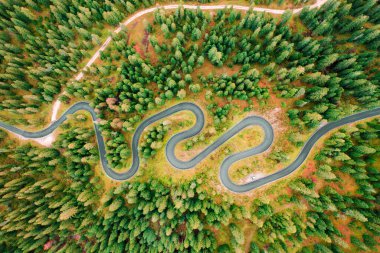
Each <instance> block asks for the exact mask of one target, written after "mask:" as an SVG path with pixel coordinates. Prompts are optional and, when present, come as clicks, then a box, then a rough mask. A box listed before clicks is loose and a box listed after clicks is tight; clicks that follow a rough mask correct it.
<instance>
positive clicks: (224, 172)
mask: <svg viewBox="0 0 380 253" xmlns="http://www.w3.org/2000/svg"><path fill="white" fill-rule="evenodd" d="M80 110H85V111H88V112H89V113H90V114H91V117H92V120H93V123H94V129H95V134H96V139H97V143H98V149H99V154H100V161H101V163H102V167H103V169H104V172H105V173H106V174H107V176H109V177H110V178H111V179H114V180H118V181H123V180H127V179H130V178H131V177H133V176H134V175H135V174H136V172H137V170H138V169H139V165H140V158H139V152H138V144H139V140H140V138H141V135H142V133H143V131H144V129H145V128H146V127H148V126H149V125H151V124H152V123H154V122H156V121H159V120H161V119H163V118H166V117H168V116H170V115H172V114H174V113H177V112H180V111H191V112H192V113H194V115H195V116H196V122H195V125H194V126H193V127H192V128H190V129H188V130H186V131H183V132H181V133H178V134H176V135H174V136H173V137H171V138H170V139H169V141H168V143H167V145H166V157H167V159H168V161H169V162H170V163H171V164H172V165H173V166H174V167H175V168H177V169H182V170H185V169H190V168H193V167H195V166H196V165H197V164H199V163H200V162H201V161H202V160H204V159H205V158H206V157H207V156H208V155H209V154H211V153H212V152H213V151H214V150H216V149H217V148H218V147H220V146H221V145H222V144H223V143H225V142H226V141H227V140H228V139H230V138H231V137H233V136H234V135H236V134H237V133H238V132H240V131H241V130H243V129H244V128H246V127H248V126H252V125H257V126H259V127H261V128H262V129H263V130H264V133H265V137H264V140H263V141H262V143H260V144H259V145H258V146H256V147H253V148H251V149H248V150H246V151H243V152H239V153H235V154H232V155H230V156H228V157H227V158H226V159H225V160H224V161H223V162H222V165H221V167H220V180H221V181H222V183H223V184H224V186H225V187H227V188H228V189H229V190H231V191H233V192H239V193H241V192H247V191H250V190H253V189H256V188H258V187H260V186H263V185H265V184H268V183H270V182H273V181H276V180H278V179H281V178H283V177H286V176H288V175H289V174H291V173H292V172H294V171H295V170H296V169H297V168H299V167H300V166H301V164H302V163H303V162H304V161H305V159H306V158H307V156H308V154H309V153H310V150H311V149H312V147H313V146H314V144H315V143H316V142H317V141H318V140H319V139H320V138H321V137H322V136H324V135H325V134H326V133H327V132H329V131H330V130H332V129H334V128H337V127H340V126H343V125H345V124H349V123H353V122H356V121H359V120H363V119H366V118H370V117H374V116H379V115H380V107H378V108H375V109H372V110H368V111H363V112H360V113H357V114H353V115H351V116H348V117H345V118H342V119H340V120H338V121H334V122H331V123H328V124H326V125H324V126H322V127H321V128H319V129H318V130H317V131H316V132H315V133H314V134H313V135H312V136H311V137H310V139H309V140H308V141H307V142H306V144H305V145H304V147H303V148H302V150H301V152H300V154H299V155H298V157H297V158H296V159H295V160H294V161H293V162H292V163H291V164H290V165H289V166H287V167H285V168H283V169H281V170H279V171H277V172H275V173H273V174H271V175H268V176H265V177H263V178H260V179H257V180H255V181H252V182H250V183H247V184H243V185H238V184H235V183H234V182H232V180H231V179H230V177H229V175H228V170H229V168H230V167H231V165H232V164H233V163H235V162H237V161H239V160H241V159H244V158H247V157H249V156H254V155H258V154H260V153H262V152H264V151H266V150H267V149H268V148H269V147H270V146H271V145H272V143H273V139H274V135H273V128H272V126H271V124H270V123H269V122H268V121H266V120H265V119H264V118H261V117H257V116H249V117H247V118H244V119H243V120H242V121H240V122H239V123H238V124H236V125H235V126H234V127H232V128H231V129H230V130H228V131H227V132H226V133H224V134H223V135H222V136H221V137H219V139H217V140H216V141H215V142H214V143H212V144H211V145H210V146H208V147H207V148H205V149H204V150H203V151H201V152H200V153H199V154H198V155H196V156H195V157H193V158H192V159H190V160H188V161H182V160H179V159H178V158H177V157H176V155H175V147H176V145H177V144H178V143H179V142H180V141H182V140H185V139H187V138H190V137H193V136H195V135H197V134H198V133H199V132H201V131H202V129H203V127H204V122H205V119H204V114H203V111H202V110H201V108H199V106H197V105H196V104H194V103H189V102H184V103H180V104H177V105H175V106H172V107H170V108H168V109H166V110H163V111H161V112H159V113H157V114H155V115H153V116H151V117H149V118H147V119H145V120H144V121H143V122H142V123H141V124H140V125H139V126H138V127H137V128H136V131H135V133H134V135H133V138H132V166H131V167H130V169H129V170H128V171H127V172H123V173H119V172H116V171H114V170H113V169H112V168H110V167H109V165H108V162H107V158H106V149H105V144H104V139H103V136H102V134H101V131H100V129H99V126H98V124H97V116H96V113H95V111H94V109H93V108H92V107H91V106H90V105H89V103H87V102H79V103H76V104H74V105H73V106H71V107H70V108H69V109H68V110H67V111H66V112H64V113H63V115H62V116H61V117H60V118H59V119H58V120H56V121H54V122H53V123H52V124H51V125H50V126H49V127H47V128H45V129H43V130H41V131H37V132H28V131H25V130H21V129H19V128H16V127H14V126H11V125H8V124H6V123H3V122H0V128H4V129H6V130H8V131H10V132H12V133H15V134H18V135H21V136H23V137H25V138H40V137H44V136H47V135H49V134H51V133H52V132H53V131H54V130H55V129H57V128H58V127H59V126H60V125H61V124H62V123H63V122H64V121H65V120H66V119H67V115H69V114H73V113H75V112H77V111H80Z"/></svg>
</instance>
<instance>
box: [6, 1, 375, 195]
mask: <svg viewBox="0 0 380 253" xmlns="http://www.w3.org/2000/svg"><path fill="white" fill-rule="evenodd" d="M326 1H327V0H317V2H316V3H315V4H313V5H311V6H309V7H310V8H319V7H320V6H322V5H323V4H324V3H325V2H326ZM180 6H182V7H183V8H185V9H197V8H199V9H201V10H219V9H224V8H229V7H231V8H234V9H236V10H241V11H248V10H250V9H251V10H253V11H258V12H268V13H273V14H282V13H284V12H285V11H286V10H277V9H267V8H260V7H253V8H251V7H248V6H239V5H233V6H232V5H179V4H174V5H165V6H159V5H158V6H155V7H152V8H149V9H145V10H142V11H139V12H137V13H135V14H134V15H132V16H131V17H130V18H128V19H127V20H126V21H125V22H124V23H122V24H121V25H120V27H118V28H117V29H116V30H115V31H114V32H115V33H119V32H120V31H121V30H122V27H123V26H126V25H128V24H129V23H131V22H133V21H134V20H136V19H137V18H139V17H141V16H143V15H145V14H147V13H151V12H154V11H155V10H157V9H159V8H162V9H166V10H170V9H176V8H178V7H180ZM301 10H302V9H301V8H299V9H294V10H292V11H293V13H299V12H300V11H301ZM111 40H112V37H111V36H109V37H107V39H106V41H105V42H104V43H103V44H102V46H101V47H100V48H99V49H98V50H97V51H96V52H95V54H94V55H93V56H92V57H91V59H90V60H89V61H88V62H87V64H86V65H85V67H84V69H83V71H84V70H85V69H86V68H88V67H90V66H91V65H92V64H93V63H94V62H95V61H96V59H97V58H98V57H99V56H100V53H101V52H102V51H103V50H105V49H106V47H107V46H108V45H109V43H110V42H111ZM83 71H81V72H79V73H78V75H77V76H76V77H75V80H77V81H79V80H81V79H82V78H83V76H84V72H83ZM59 108H60V101H58V100H57V101H56V102H55V104H54V106H53V111H52V117H51V121H52V122H51V124H50V125H49V126H48V127H47V128H45V129H43V130H41V131H37V132H29V131H25V130H21V129H19V128H16V127H14V126H11V125H9V124H6V123H3V122H0V128H3V129H6V130H8V131H10V132H12V133H14V134H17V135H20V136H22V137H24V138H28V139H29V138H31V139H38V138H43V137H47V136H49V135H50V134H51V133H52V132H53V131H54V130H55V129H57V128H58V127H59V126H60V125H61V124H62V123H63V122H64V121H65V120H66V119H67V115H69V114H73V113H75V112H77V111H80V110H85V111H88V112H89V113H90V114H91V117H92V120H93V123H94V129H95V134H96V139H97V143H98V149H99V154H100V161H101V164H102V167H103V169H104V172H105V173H106V175H107V176H109V177H110V178H111V179H114V180H119V181H123V180H127V179H130V178H131V177H133V176H134V175H135V174H136V172H137V170H138V169H139V165H140V158H139V154H138V143H139V140H140V138H141V135H142V133H143V131H144V129H145V128H146V127H148V126H149V125H151V124H152V123H154V122H156V121H159V120H161V119H163V118H165V117H168V116H170V115H172V114H174V113H177V112H180V111H185V110H188V111H191V112H193V113H194V114H195V116H196V123H195V125H194V126H193V127H192V128H190V129H188V130H186V131H184V132H181V133H178V134H176V135H174V136H173V137H171V138H170V140H169V141H168V143H167V145H166V157H167V159H168V161H169V162H170V163H171V164H172V165H173V166H174V167H175V168H177V169H182V170H185V169H190V168H193V167H195V166H196V165H197V164H199V163H200V162H201V161H202V160H204V159H205V158H206V157H207V156H209V155H210V154H211V153H212V152H213V151H214V150H216V149H217V148H218V147H220V146H221V145H222V144H223V143H225V142H226V141H227V140H229V139H230V138H232V137H233V136H234V135H236V134H237V133H238V132H240V131H241V130H243V129H244V128H246V127H248V126H252V125H257V126H259V127H261V128H262V129H263V130H264V134H265V138H264V140H263V142H262V143H261V144H259V145H258V146H256V147H253V148H251V149H249V150H246V151H243V152H239V153H235V154H232V155H230V156H228V157H227V158H226V159H225V160H224V161H223V162H222V165H221V167H220V180H221V181H222V183H223V184H224V186H225V187H227V188H228V189H229V190H231V191H233V192H238V193H241V192H247V191H250V190H253V189H256V188H258V187H260V186H263V185H265V184H268V183H270V182H274V181H276V180H278V179H281V178H284V177H286V176H288V175H289V174H291V173H292V172H294V171H295V170H296V169H297V168H299V167H300V166H301V165H302V163H303V162H304V161H305V159H306V158H307V156H308V154H309V153H310V151H311V149H312V147H313V146H314V145H315V143H316V142H317V141H318V140H319V139H320V138H321V137H322V136H324V135H325V134H326V133H327V132H329V131H330V130H332V129H334V128H337V127H340V126H343V125H345V124H349V123H353V122H356V121H359V120H363V119H366V118H370V117H374V116H379V115H380V108H375V109H372V110H368V111H364V112H360V113H357V114H354V115H351V116H348V117H345V118H343V119H340V120H338V121H334V122H331V123H328V124H326V125H324V126H322V127H321V128H319V129H318V130H317V131H316V132H315V133H314V134H313V135H312V136H311V137H310V138H309V140H308V141H307V142H306V143H305V145H304V147H303V148H302V150H301V152H300V153H299V155H298V156H297V158H296V159H295V160H294V161H293V162H292V163H291V164H290V165H289V166H287V167H285V168H283V169H281V170H279V171H277V172H275V173H273V174H271V175H268V176H265V177H263V178H260V179H257V180H254V181H252V182H250V183H247V184H242V185H238V184H235V183H234V182H233V181H232V180H231V179H230V177H229V175H228V170H229V168H230V167H231V165H232V164H233V163H235V162H237V161H239V160H242V159H244V158H247V157H249V156H254V155H258V154H260V153H263V152H264V151H266V150H267V149H268V148H269V147H270V146H271V145H272V143H273V139H274V135H273V128H272V126H271V125H270V123H269V122H268V121H266V120H265V119H264V118H261V117H257V116H250V117H247V118H245V119H243V120H242V121H240V122H239V123H238V124H236V125H235V126H234V127H232V128H231V129H230V130H229V131H227V132H226V133H224V134H223V135H222V136H221V137H219V139H217V140H216V141H215V142H214V143H212V144H211V145H210V146H208V147H207V148H205V149H204V150H203V151H202V152H200V153H199V154H198V155H196V156H195V157H193V158H192V159H190V160H188V161H182V160H179V159H178V158H177V157H176V155H175V147H176V145H177V144H178V143H179V142H180V141H182V140H185V139H187V138H190V137H193V136H195V135H197V134H198V133H199V132H201V131H202V129H203V127H204V122H205V120H204V114H203V111H202V110H201V109H200V108H199V107H198V106H197V105H196V104H193V103H186V102H185V103H180V104H177V105H175V106H173V107H170V108H168V109H166V110H164V111H161V112H159V113H157V114H155V115H153V116H151V117H149V118H147V119H146V120H144V121H143V122H142V123H141V124H140V125H139V126H138V127H137V129H136V131H135V133H134V135H133V139H132V165H131V167H130V169H129V170H128V171H127V172H123V173H119V172H116V171H114V170H113V169H112V168H110V167H109V165H108V162H107V159H106V149H105V143H104V139H103V136H102V134H101V131H100V129H99V126H98V124H97V116H96V113H95V111H94V109H93V108H92V107H91V106H90V105H89V103H88V102H79V103H76V104H74V105H73V106H71V107H70V108H69V109H68V110H67V111H65V112H64V113H63V114H62V115H61V117H60V118H58V119H57V115H58V110H59Z"/></svg>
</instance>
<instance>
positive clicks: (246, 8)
mask: <svg viewBox="0 0 380 253" xmlns="http://www.w3.org/2000/svg"><path fill="white" fill-rule="evenodd" d="M326 2H327V0H317V1H316V2H315V3H314V4H312V5H310V6H309V8H310V9H314V8H319V7H321V6H322V5H323V4H325V3H326ZM178 7H183V8H184V9H192V10H196V9H198V8H199V9H201V10H205V11H211V10H222V9H225V8H233V9H235V10H240V11H249V10H252V11H256V12H267V13H271V14H283V13H284V12H286V11H287V10H288V9H269V8H262V7H250V6H243V5H231V4H221V5H189V4H185V5H183V4H171V5H157V6H155V7H151V8H148V9H144V10H141V11H138V12H136V13H135V14H133V15H132V16H130V17H129V18H128V19H127V20H125V21H124V22H123V23H121V24H120V26H119V27H118V28H116V29H115V30H114V31H113V32H114V33H115V34H118V33H119V32H121V30H122V28H123V27H125V26H127V25H129V24H130V23H132V22H133V21H135V20H136V19H138V18H140V17H142V16H144V15H146V14H148V13H152V12H154V11H156V10H158V9H164V10H173V9H177V8H178ZM290 10H291V11H293V13H299V12H301V11H302V8H297V9H290ZM111 41H112V37H111V36H108V37H107V38H106V40H105V41H104V43H103V44H102V45H101V46H100V48H99V49H98V50H97V51H96V52H95V53H94V54H93V55H92V57H91V58H90V60H89V61H88V62H87V63H86V65H85V66H84V68H83V69H82V70H81V71H80V72H79V73H78V74H77V75H76V76H75V78H74V80H76V81H79V80H81V79H82V78H83V76H84V71H85V70H86V69H87V68H89V67H90V66H91V65H92V64H93V63H94V62H95V61H96V60H97V59H98V58H99V56H100V53H101V52H102V51H104V50H105V49H106V48H107V47H108V45H109V44H110V42H111ZM60 106H61V101H59V100H58V99H57V100H56V101H55V103H54V105H53V110H52V116H51V122H53V121H55V120H56V119H57V115H58V110H59V108H60Z"/></svg>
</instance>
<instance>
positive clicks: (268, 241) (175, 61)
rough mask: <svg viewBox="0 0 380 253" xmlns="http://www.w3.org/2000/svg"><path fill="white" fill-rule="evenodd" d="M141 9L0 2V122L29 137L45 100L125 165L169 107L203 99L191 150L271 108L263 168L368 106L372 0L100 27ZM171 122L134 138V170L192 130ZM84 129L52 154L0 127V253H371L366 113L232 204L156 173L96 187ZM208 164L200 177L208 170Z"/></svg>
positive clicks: (376, 133) (139, 4)
mask: <svg viewBox="0 0 380 253" xmlns="http://www.w3.org/2000/svg"><path fill="white" fill-rule="evenodd" d="M198 2H199V3H209V2H214V3H216V4H217V3H219V2H218V1H209V0H200V1H198ZM310 3H313V1H312V0H274V1H272V0H253V1H250V2H249V1H247V2H246V4H247V5H249V4H257V5H259V6H262V5H263V6H270V7H272V6H273V5H275V6H277V7H278V8H281V6H282V7H284V8H285V6H287V5H289V4H291V5H294V6H304V5H305V6H307V5H308V4H310ZM155 4H157V2H155V1H153V0H151V1H148V0H143V1H121V0H110V1H98V0H83V1H74V0H64V1H59V0H25V1H20V0H6V1H2V2H0V9H1V10H2V11H1V13H0V28H1V29H0V64H1V68H0V121H3V122H7V123H9V124H12V125H16V126H19V127H20V128H23V129H41V128H42V127H44V126H47V125H48V124H49V122H48V117H47V116H46V112H47V111H50V109H51V105H52V103H53V102H54V101H55V100H56V99H59V100H60V101H62V103H63V105H64V106H66V108H67V106H69V105H72V104H74V103H75V102H77V101H82V100H86V101H89V102H90V104H91V106H92V107H93V108H94V109H95V111H96V114H97V116H98V117H99V118H100V120H99V122H97V124H98V125H99V126H100V129H101V132H102V135H103V136H104V138H105V144H106V149H107V160H108V164H109V165H110V166H111V167H112V168H113V169H115V170H117V171H122V170H123V169H125V168H127V167H128V165H129V163H130V159H131V150H130V146H131V137H132V135H133V133H134V130H135V129H136V127H137V126H138V124H139V123H141V121H142V120H143V119H145V118H146V117H147V116H148V115H151V114H153V113H155V112H157V111H160V110H162V109H164V108H167V107H168V106H170V105H173V104H175V103H178V102H179V101H195V102H197V103H199V104H200V105H201V106H202V108H204V111H205V112H206V115H207V117H209V118H208V119H207V130H208V132H202V133H200V134H199V135H197V136H196V137H194V138H192V139H189V140H187V141H186V142H184V143H183V149H184V150H186V151H188V152H192V153H194V152H196V151H197V150H198V149H199V148H200V147H203V145H204V144H205V143H209V142H210V140H213V139H215V138H216V137H218V136H220V135H221V134H223V133H224V132H225V131H226V130H227V129H228V128H229V127H231V126H232V125H233V123H234V122H235V121H236V119H237V118H239V117H240V116H239V115H248V114H255V113H256V112H263V113H264V114H265V113H270V112H271V109H272V108H273V107H274V105H273V104H272V103H273V101H280V103H279V104H280V106H279V108H280V110H281V112H283V114H284V115H285V116H284V117H285V118H286V120H285V123H284V125H286V130H284V132H282V133H280V135H281V138H285V139H286V143H285V144H283V145H282V146H280V147H279V148H277V147H276V148H275V149H273V150H272V151H273V152H271V153H270V154H268V156H267V158H265V159H264V161H263V162H262V163H260V164H259V165H258V166H260V165H263V166H264V164H266V163H268V164H269V165H271V164H286V163H287V162H290V160H291V157H292V153H290V151H289V152H288V151H287V150H295V151H297V150H300V148H302V146H303V144H304V141H305V140H306V137H308V136H310V135H311V133H313V132H314V131H315V130H316V129H317V128H318V127H319V126H320V125H321V122H329V121H330V122H331V121H335V120H337V119H340V118H342V117H344V116H348V115H351V114H353V113H356V112H359V111H362V110H366V109H371V108H376V107H379V106H380V104H379V101H380V83H379V82H380V71H379V57H378V52H379V46H380V30H379V21H380V4H379V3H378V1H377V0H329V1H327V2H326V3H325V4H324V5H323V6H322V7H321V8H309V7H305V8H304V9H303V10H302V11H301V12H300V13H299V14H297V15H295V14H293V13H292V12H291V11H286V12H284V13H283V14H282V15H271V14H268V13H262V12H256V11H253V10H249V11H247V12H242V11H238V10H234V9H232V8H225V9H223V10H215V11H212V12H209V11H201V10H200V9H199V8H198V9H196V10H188V9H184V8H183V7H179V8H178V9H175V10H170V11H169V10H164V9H158V10H157V11H155V12H154V13H152V14H151V15H150V16H148V17H146V19H141V23H143V29H142V31H139V32H140V34H142V35H140V37H141V38H140V37H138V38H140V40H139V41H138V40H137V38H136V33H135V32H134V30H133V26H128V27H123V26H122V27H121V32H120V33H118V34H116V33H112V32H111V31H112V30H113V28H115V27H118V26H119V24H120V23H121V22H122V21H123V20H125V19H126V18H127V17H128V16H129V15H132V14H133V13H135V12H136V11H138V10H141V9H145V8H148V7H150V6H153V5H155ZM161 4H164V2H162V3H161ZM108 36H111V38H112V42H111V43H110V45H109V46H108V47H107V48H106V49H105V50H104V51H101V53H100V58H99V59H98V60H97V62H96V63H95V64H93V65H92V66H91V67H89V68H86V69H84V78H83V79H82V80H79V81H73V80H72V79H73V76H75V74H76V73H78V72H79V71H80V70H81V69H82V68H83V67H84V65H85V64H86V60H88V59H89V58H90V57H91V56H92V55H93V53H94V52H95V51H96V50H97V49H98V48H99V47H100V46H101V45H102V43H103V42H104V40H105V39H106V38H107V37H108ZM237 111H238V112H239V114H238V113H237ZM41 113H45V114H41ZM41 115H45V116H46V117H45V116H41ZM173 122H174V123H173ZM173 122H171V121H162V122H158V124H155V125H153V126H151V127H149V128H148V129H147V130H146V131H145V132H144V134H143V136H142V138H141V141H140V144H139V153H140V154H141V157H143V158H144V162H143V168H140V169H141V170H149V169H150V168H153V167H154V166H160V165H161V164H162V163H160V162H161V161H160V159H162V152H163V150H164V146H165V142H166V141H167V139H168V138H169V137H170V136H172V135H173V133H176V131H177V130H178V129H177V128H178V127H183V126H187V125H188V123H187V122H184V121H182V120H181V118H180V119H179V120H173ZM178 122H180V124H178ZM91 123H92V122H91V119H90V117H89V116H88V115H87V114H84V113H80V112H78V113H76V114H75V115H73V116H71V117H69V119H68V120H67V121H66V122H65V123H64V124H63V125H61V126H60V127H59V130H58V134H57V135H56V137H55V140H54V142H53V144H52V145H51V146H50V147H43V146H40V145H36V144H35V143H34V142H27V141H21V140H19V139H17V138H15V137H14V136H12V134H11V133H7V132H6V131H3V130H1V129H0V196H1V198H0V221H1V222H0V251H1V252H252V253H261V252H302V253H308V252H313V253H314V252H323V253H325V252H332V253H340V252H378V251H379V250H380V249H379V242H380V220H379V204H380V203H379V200H380V198H379V187H380V170H379V168H380V156H379V152H380V149H379V147H380V145H379V144H380V143H379V140H380V119H379V117H375V118H372V119H368V120H365V121H361V122H357V123H355V124H350V125H347V126H344V127H342V128H340V129H335V130H334V131H332V132H331V133H329V134H328V135H327V136H326V138H324V139H323V140H322V141H320V143H319V144H318V145H317V147H318V148H315V149H314V151H313V152H312V153H311V155H310V156H309V158H308V159H307V160H306V162H305V163H304V164H303V165H302V166H301V167H300V168H299V171H297V172H296V173H294V174H292V176H290V177H288V178H286V179H284V180H283V181H282V182H278V183H277V182H276V183H273V184H271V185H268V186H265V188H264V189H263V190H262V191H260V192H259V193H255V192H252V193H248V194H246V195H238V194H233V193H231V192H229V191H226V190H224V189H223V190H220V188H216V189H215V187H214V186H215V185H216V184H220V182H219V181H218V179H215V178H212V177H210V176H209V174H207V172H204V170H203V171H202V172H201V173H196V172H195V173H193V174H192V176H191V177H188V178H181V179H180V180H178V179H177V178H173V179H171V178H168V177H167V176H161V175H160V174H159V173H157V175H155V177H150V178H146V177H144V175H143V176H138V177H136V178H133V179H132V180H129V181H125V182H117V183H113V182H112V183H110V182H109V181H110V179H108V178H106V177H105V175H104V173H101V172H100V170H101V168H100V165H99V154H98V148H97V144H96V139H95V132H94V130H93V128H92V124H91ZM190 123H191V122H190ZM190 123H189V124H190ZM176 124H177V125H176ZM178 125H179V126H178ZM281 141H282V139H281ZM237 145H239V144H237ZM277 145H278V143H277ZM280 145H281V144H280ZM246 148H248V147H246ZM226 149H228V148H226ZM223 152H224V153H227V151H225V150H224V151H223ZM224 153H222V154H224ZM269 160H270V161H269ZM268 161H269V162H268ZM211 163H212V165H213V166H214V167H212V168H210V171H212V170H215V169H217V168H219V166H220V164H219V160H213V161H212V162H211ZM247 166H248V168H249V170H250V171H251V170H255V168H254V167H252V166H251V167H250V166H249V165H248V163H247ZM164 169H165V170H168V171H169V170H173V168H169V167H168V168H164ZM205 170H207V168H206V169H205ZM210 173H211V172H210ZM277 184H278V185H277ZM220 187H222V186H220ZM263 192H265V193H263Z"/></svg>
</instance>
